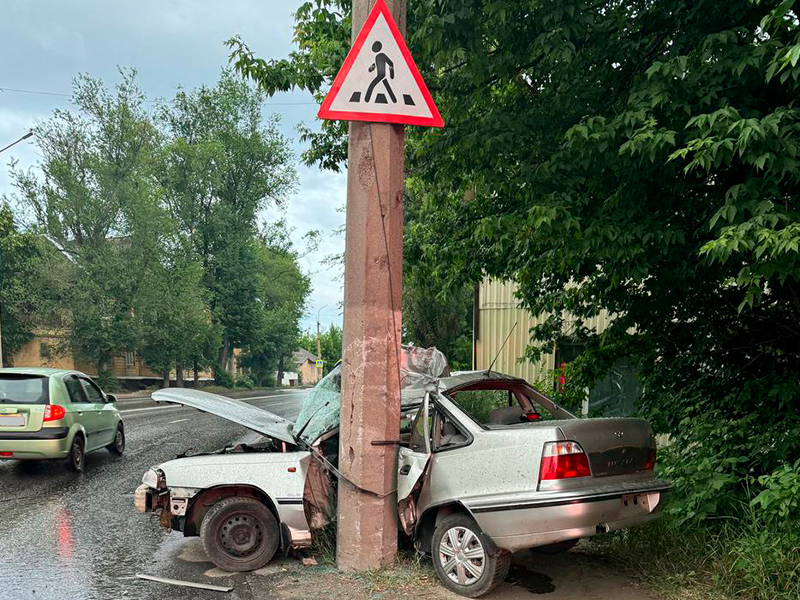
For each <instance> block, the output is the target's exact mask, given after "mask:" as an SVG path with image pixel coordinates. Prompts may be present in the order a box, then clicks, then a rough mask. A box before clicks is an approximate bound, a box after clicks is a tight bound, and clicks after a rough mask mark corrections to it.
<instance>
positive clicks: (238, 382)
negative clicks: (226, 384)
mask: <svg viewBox="0 0 800 600" xmlns="http://www.w3.org/2000/svg"><path fill="white" fill-rule="evenodd" d="M233 386H234V387H237V388H247V389H248V390H252V389H253V388H254V387H256V384H255V382H253V380H252V379H251V378H250V377H248V376H247V375H239V376H237V377H236V379H235V380H234V382H233Z"/></svg>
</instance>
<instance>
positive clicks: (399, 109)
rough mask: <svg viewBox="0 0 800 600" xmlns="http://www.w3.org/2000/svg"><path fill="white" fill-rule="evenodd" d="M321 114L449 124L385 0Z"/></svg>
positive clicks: (360, 37) (324, 116)
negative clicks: (437, 106)
mask: <svg viewBox="0 0 800 600" xmlns="http://www.w3.org/2000/svg"><path fill="white" fill-rule="evenodd" d="M318 116H319V118H320V119H331V120H338V121H375V122H382V123H401V124H406V125H425V126H428V127H444V121H443V120H442V117H441V115H440V114H439V110H438V109H437V108H436V105H435V104H434V102H433V98H431V94H430V92H429V91H428V87H427V86H426V85H425V82H424V81H423V80H422V75H420V73H419V69H417V65H416V64H415V63H414V59H413V58H411V52H409V51H408V46H406V43H405V40H403V36H402V34H401V33H400V30H399V29H398V28H397V23H395V22H394V19H393V18H392V14H391V13H390V12H389V9H388V7H387V6H386V3H385V2H384V0H377V2H376V4H375V6H374V8H373V9H372V12H371V13H370V15H369V17H368V18H367V20H366V22H365V23H364V27H362V28H361V31H360V32H359V34H358V37H357V38H356V41H355V43H354V44H353V47H352V48H351V49H350V52H349V53H348V55H347V58H346V59H345V61H344V65H342V68H341V70H340V71H339V74H338V75H336V79H334V81H333V86H332V87H331V89H330V91H329V92H328V95H327V96H326V97H325V101H324V102H323V103H322V107H321V108H320V109H319V113H318Z"/></svg>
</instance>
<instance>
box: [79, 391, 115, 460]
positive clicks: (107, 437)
mask: <svg viewBox="0 0 800 600" xmlns="http://www.w3.org/2000/svg"><path fill="white" fill-rule="evenodd" d="M78 379H79V380H80V382H81V385H82V386H83V391H84V393H85V394H86V399H87V402H89V403H90V404H91V405H92V412H93V417H94V420H95V421H94V423H95V432H94V435H95V443H94V447H95V448H100V447H102V446H107V445H108V444H110V443H111V441H112V440H113V439H114V434H115V433H116V426H117V419H116V415H115V414H114V410H113V404H110V403H107V402H106V396H105V394H104V393H103V391H102V390H101V389H100V388H99V387H98V386H97V384H96V383H95V382H94V381H92V380H91V379H89V378H88V377H79V378H78Z"/></svg>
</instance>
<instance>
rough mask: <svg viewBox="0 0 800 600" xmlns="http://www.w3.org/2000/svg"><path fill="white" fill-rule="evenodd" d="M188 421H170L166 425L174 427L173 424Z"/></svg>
mask: <svg viewBox="0 0 800 600" xmlns="http://www.w3.org/2000/svg"><path fill="white" fill-rule="evenodd" d="M188 420H189V419H178V420H177V421H170V422H169V423H167V425H174V424H175V423H183V422H184V421H188Z"/></svg>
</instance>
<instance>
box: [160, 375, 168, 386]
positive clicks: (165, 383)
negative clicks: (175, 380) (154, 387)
mask: <svg viewBox="0 0 800 600" xmlns="http://www.w3.org/2000/svg"><path fill="white" fill-rule="evenodd" d="M161 387H164V388H168V387H169V371H164V373H163V374H162V375H161Z"/></svg>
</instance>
